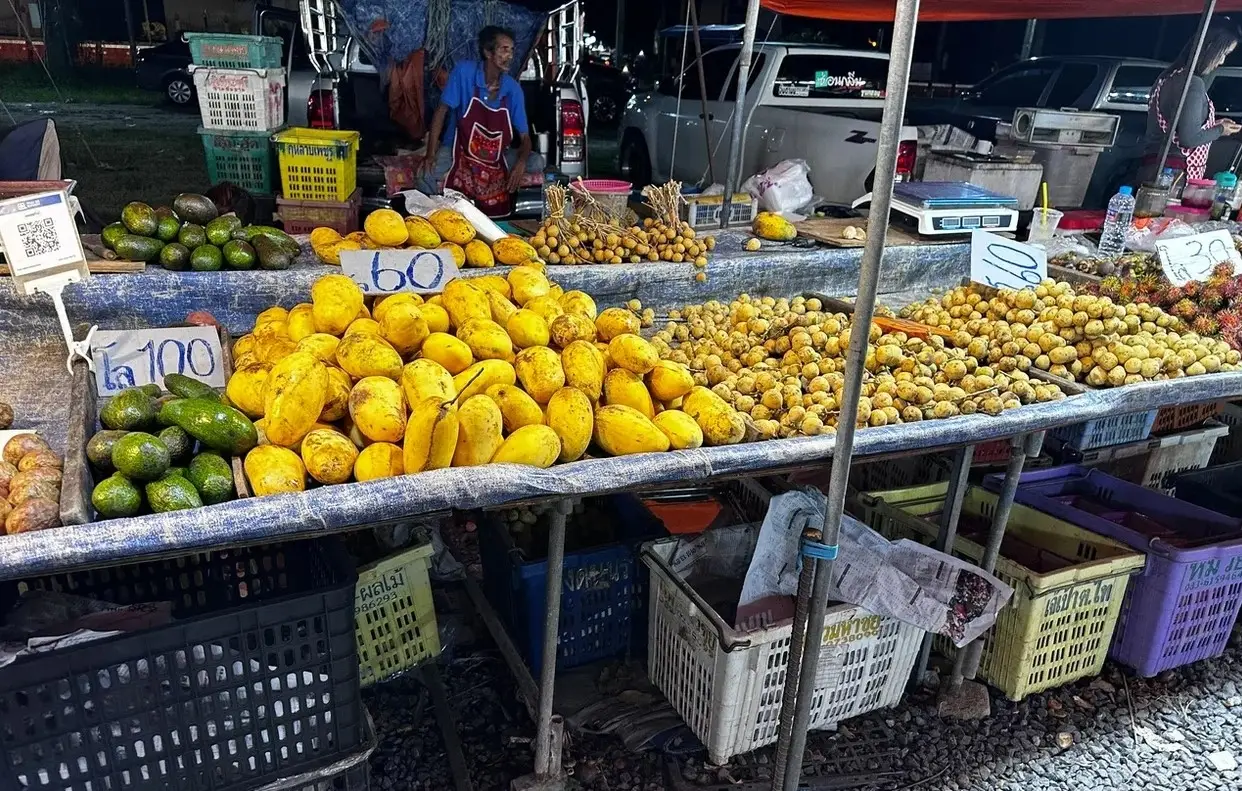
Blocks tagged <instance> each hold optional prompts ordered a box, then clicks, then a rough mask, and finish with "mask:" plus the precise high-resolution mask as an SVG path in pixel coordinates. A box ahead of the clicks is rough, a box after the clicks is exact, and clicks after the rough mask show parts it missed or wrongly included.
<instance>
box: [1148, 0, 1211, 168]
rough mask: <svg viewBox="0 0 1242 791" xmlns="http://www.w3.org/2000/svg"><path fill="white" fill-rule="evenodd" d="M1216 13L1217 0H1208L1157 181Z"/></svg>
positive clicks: (1161, 154) (1165, 144) (1166, 159)
mask: <svg viewBox="0 0 1242 791" xmlns="http://www.w3.org/2000/svg"><path fill="white" fill-rule="evenodd" d="M1214 13H1216V0H1207V5H1205V6H1204V7H1203V14H1202V15H1201V16H1200V17H1199V28H1198V30H1196V31H1195V51H1194V54H1193V55H1192V56H1191V58H1190V63H1189V64H1188V65H1187V67H1186V68H1187V70H1188V71H1189V73H1188V74H1187V75H1186V80H1185V81H1184V82H1183V83H1182V95H1181V96H1180V97H1178V99H1177V112H1175V113H1173V120H1172V121H1170V122H1169V131H1168V132H1166V133H1165V136H1164V145H1162V146H1161V147H1160V162H1159V164H1158V165H1157V166H1156V178H1157V179H1159V178H1160V174H1161V173H1163V172H1164V163H1165V162H1167V161H1168V159H1169V149H1171V148H1172V147H1173V137H1174V136H1175V135H1176V134H1177V125H1178V123H1179V122H1180V121H1181V120H1182V110H1184V109H1185V108H1186V97H1187V95H1189V94H1190V77H1191V75H1193V74H1194V71H1195V67H1196V66H1197V65H1198V64H1199V55H1200V54H1201V53H1202V52H1203V41H1204V39H1206V38H1207V32H1208V27H1209V26H1210V25H1211V23H1212V15H1213V14H1214Z"/></svg>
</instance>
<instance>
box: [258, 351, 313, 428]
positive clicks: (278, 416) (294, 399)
mask: <svg viewBox="0 0 1242 791" xmlns="http://www.w3.org/2000/svg"><path fill="white" fill-rule="evenodd" d="M327 393H328V368H327V366H325V365H324V364H323V363H321V362H319V360H318V359H316V358H315V356H314V355H313V354H311V353H310V352H294V353H293V354H290V355H289V356H288V357H285V358H284V359H282V360H281V361H280V362H278V363H276V364H275V365H274V366H272V370H271V372H270V373H269V374H268V377H267V386H266V387H265V388H264V391H263V417H264V420H265V421H266V423H265V426H264V432H265V433H266V434H267V438H268V441H270V442H271V443H272V444H273V445H280V446H282V447H286V448H287V447H290V446H292V445H294V444H295V443H297V442H298V441H300V440H301V439H302V437H304V436H306V432H308V431H310V430H311V427H312V426H314V425H315V421H317V420H318V419H319V415H320V413H321V412H323V405H324V402H325V401H326V400H327Z"/></svg>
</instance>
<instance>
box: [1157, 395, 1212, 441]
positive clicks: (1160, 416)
mask: <svg viewBox="0 0 1242 791" xmlns="http://www.w3.org/2000/svg"><path fill="white" fill-rule="evenodd" d="M1221 406H1222V405H1221V404H1220V403H1219V402H1217V401H1209V402H1208V403H1206V404H1180V405H1178V406H1166V407H1164V408H1162V409H1161V410H1160V411H1159V412H1158V413H1157V414H1156V422H1155V423H1154V424H1152V427H1151V433H1153V434H1168V433H1169V432H1170V431H1181V430H1182V429H1185V428H1198V427H1199V426H1202V425H1203V422H1204V421H1205V420H1207V419H1208V418H1211V417H1216V413H1217V412H1220V410H1221Z"/></svg>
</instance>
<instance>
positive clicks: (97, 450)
mask: <svg viewBox="0 0 1242 791" xmlns="http://www.w3.org/2000/svg"><path fill="white" fill-rule="evenodd" d="M128 433H129V432H128V431H113V430H112V429H104V430H103V431H96V432H95V436H93V437H91V438H90V441H89V442H87V443H86V459H87V461H89V462H90V463H91V464H93V465H94V466H95V467H97V468H98V469H100V470H102V471H103V472H112V469H113V467H112V446H113V445H115V444H116V441H117V440H118V439H120V438H121V437H123V436H125V435H126V434H128Z"/></svg>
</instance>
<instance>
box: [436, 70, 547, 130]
mask: <svg viewBox="0 0 1242 791" xmlns="http://www.w3.org/2000/svg"><path fill="white" fill-rule="evenodd" d="M475 96H478V97H479V101H481V102H483V103H484V104H486V105H487V106H488V107H491V108H493V109H500V107H501V105H502V102H503V104H504V106H505V107H507V108H508V110H509V118H510V119H511V120H512V121H513V128H514V129H516V130H517V132H518V134H519V135H524V134H526V133H527V132H529V131H530V125H529V124H528V123H527V122H526V100H525V98H524V97H523V96H522V86H521V85H519V84H518V81H517V80H515V79H513V78H512V77H510V76H509V75H508V74H502V75H500V90H499V91H497V92H496V100H495V101H489V100H488V94H487V79H486V77H485V75H484V72H483V62H482V61H477V60H474V61H465V62H463V63H458V64H457V65H456V66H454V67H453V70H452V71H451V72H449V77H448V82H447V83H446V84H445V86H444V93H443V94H441V95H440V103H441V104H444V105H447V106H448V107H450V108H452V110H453V113H452V115H451V117H450V118H449V122H448V123H447V124H445V126H447V127H448V128H447V129H445V130H444V145H445V146H446V147H451V146H452V145H453V139H454V138H455V137H456V136H457V122H458V121H460V120H461V117H462V115H464V114H465V112H466V108H467V107H469V106H470V100H471V99H472V98H474V97H475Z"/></svg>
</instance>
